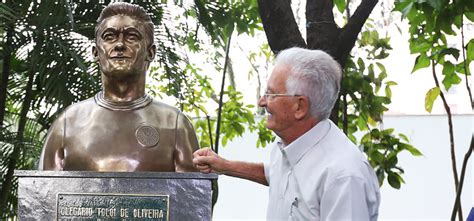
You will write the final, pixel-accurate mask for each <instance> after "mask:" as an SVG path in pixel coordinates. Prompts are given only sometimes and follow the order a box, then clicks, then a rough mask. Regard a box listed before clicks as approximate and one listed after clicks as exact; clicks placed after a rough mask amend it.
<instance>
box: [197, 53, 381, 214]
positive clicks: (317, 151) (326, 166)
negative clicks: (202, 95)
mask: <svg viewBox="0 0 474 221" xmlns="http://www.w3.org/2000/svg"><path fill="white" fill-rule="evenodd" d="M340 79H341V69H340V67H339V65H338V63H337V62H336V61H335V60H334V59H333V58H332V57H331V56H329V55H328V54H326V53H325V52H322V51H319V50H307V49H301V48H291V49H287V50H284V51H281V52H280V53H279V54H278V56H277V58H276V65H275V68H274V70H273V72H272V74H271V76H270V79H269V80H268V87H267V90H266V92H265V95H264V96H263V97H261V98H260V100H259V101H258V104H259V106H261V107H264V108H265V109H266V110H267V112H268V117H267V122H266V126H267V128H269V129H271V130H273V131H274V132H275V133H276V135H278V137H280V139H281V140H280V141H278V142H277V143H276V145H275V146H274V147H273V149H272V152H271V156H270V163H269V164H265V165H264V164H262V163H248V162H238V161H230V160H226V159H224V158H221V157H219V156H218V155H216V154H215V153H214V152H212V151H211V150H209V149H201V150H198V151H196V152H195V153H194V160H193V161H194V164H195V165H196V167H197V168H198V169H199V170H200V171H201V172H205V173H208V172H217V173H222V174H225V175H229V176H234V177H239V178H244V179H248V180H251V181H255V182H258V183H261V184H263V185H269V189H270V197H269V204H268V212H267V219H268V220H377V216H378V207H379V203H380V194H379V186H378V181H377V178H376V176H375V173H374V171H373V169H372V168H371V166H370V165H369V164H368V163H367V160H366V159H365V157H364V155H363V154H362V153H361V152H360V151H359V149H358V148H357V147H356V146H355V145H354V144H353V143H352V142H351V141H350V140H349V139H348V138H347V137H346V136H345V135H344V133H342V131H341V130H340V129H338V127H337V126H336V125H335V124H334V123H333V122H331V121H330V120H328V116H329V114H330V113H331V109H332V107H333V106H334V103H335V101H336V99H337V96H338V92H339V84H340Z"/></svg>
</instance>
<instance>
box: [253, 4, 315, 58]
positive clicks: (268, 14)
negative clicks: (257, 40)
mask: <svg viewBox="0 0 474 221" xmlns="http://www.w3.org/2000/svg"><path fill="white" fill-rule="evenodd" d="M258 6H259V11H260V18H262V23H263V28H264V30H265V34H266V35H267V40H268V44H269V45H270V48H271V49H272V51H273V53H275V54H277V53H278V52H279V51H281V50H283V49H286V48H291V47H295V46H297V47H302V48H306V43H305V41H304V39H303V37H302V36H301V33H300V30H299V29H298V25H297V24H296V21H295V16H294V15H293V11H292V10H291V1H289V0H258Z"/></svg>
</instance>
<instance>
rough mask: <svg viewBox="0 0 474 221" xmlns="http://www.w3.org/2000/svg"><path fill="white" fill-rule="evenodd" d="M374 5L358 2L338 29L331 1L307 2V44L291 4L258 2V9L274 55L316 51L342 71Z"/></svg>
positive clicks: (372, 0)
mask: <svg viewBox="0 0 474 221" xmlns="http://www.w3.org/2000/svg"><path fill="white" fill-rule="evenodd" d="M377 2H378V0H362V2H361V4H360V5H359V7H357V10H356V11H355V12H354V15H352V16H351V17H350V18H349V20H348V22H347V25H346V26H344V27H343V28H339V27H338V26H337V25H336V23H335V22H334V14H333V8H334V4H333V1H332V0H307V2H306V20H307V23H306V32H307V34H306V39H307V44H306V43H305V40H304V39H303V37H302V36H301V33H300V31H299V29H298V25H297V24H296V21H295V17H294V15H293V11H292V9H291V1H289V0H273V1H272V0H259V1H258V5H259V11H260V17H261V18H262V23H263V28H264V29H265V33H266V35H267V39H268V44H269V45H270V48H271V49H272V51H273V52H274V53H275V54H276V53H278V52H279V51H281V50H283V49H286V48H290V47H294V46H298V47H304V48H310V49H320V50H323V51H325V52H327V53H328V54H330V55H331V56H332V57H333V58H334V59H335V60H336V61H337V62H338V63H339V64H340V65H341V67H342V68H343V69H344V66H345V64H346V61H347V58H348V57H349V55H350V52H351V50H352V48H353V47H354V45H355V42H356V40H357V36H358V35H359V33H360V31H361V30H362V27H363V26H364V23H365V21H366V20H367V18H368V17H369V15H370V13H371V12H372V10H373V9H374V7H375V5H376V4H377ZM339 106H340V105H339V99H338V100H337V101H336V104H335V105H334V109H333V111H332V113H331V116H330V119H331V120H332V121H333V122H334V123H336V124H337V123H338V121H339V118H338V112H339Z"/></svg>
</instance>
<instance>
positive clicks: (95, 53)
mask: <svg viewBox="0 0 474 221" xmlns="http://www.w3.org/2000/svg"><path fill="white" fill-rule="evenodd" d="M92 56H93V57H94V61H98V60H99V52H98V51H97V47H96V46H95V45H94V46H92Z"/></svg>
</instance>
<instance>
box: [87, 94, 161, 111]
mask: <svg viewBox="0 0 474 221" xmlns="http://www.w3.org/2000/svg"><path fill="white" fill-rule="evenodd" d="M94 100H95V103H97V105H99V106H101V107H103V108H106V109H109V110H112V111H131V110H136V109H140V108H142V107H145V106H147V105H148V104H150V103H151V102H152V101H153V98H152V97H150V96H149V95H148V94H145V95H144V96H143V97H140V98H138V99H136V100H133V101H129V102H113V101H108V100H106V99H105V98H104V93H103V92H102V91H101V92H99V93H97V94H96V95H95V96H94Z"/></svg>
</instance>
